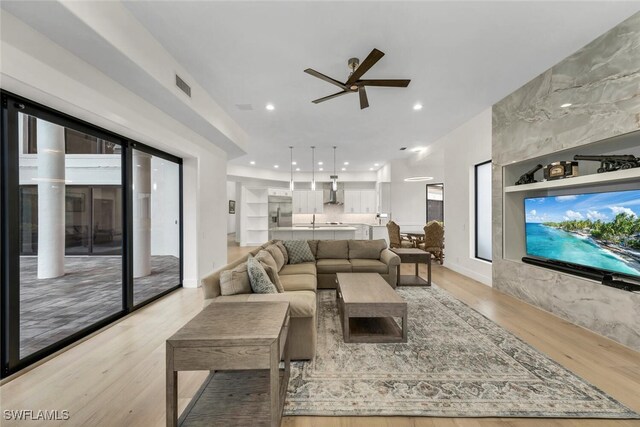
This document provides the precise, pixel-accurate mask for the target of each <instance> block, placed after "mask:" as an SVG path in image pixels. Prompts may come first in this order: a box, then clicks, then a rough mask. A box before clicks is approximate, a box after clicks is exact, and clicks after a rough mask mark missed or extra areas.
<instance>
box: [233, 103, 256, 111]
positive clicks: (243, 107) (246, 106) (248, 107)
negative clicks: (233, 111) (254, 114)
mask: <svg viewBox="0 0 640 427" xmlns="http://www.w3.org/2000/svg"><path fill="white" fill-rule="evenodd" d="M236 108H237V109H238V110H240V111H253V105H251V104H236Z"/></svg>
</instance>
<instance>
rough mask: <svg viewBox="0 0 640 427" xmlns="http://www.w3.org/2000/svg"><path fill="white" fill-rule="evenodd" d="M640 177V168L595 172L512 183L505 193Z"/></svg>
mask: <svg viewBox="0 0 640 427" xmlns="http://www.w3.org/2000/svg"><path fill="white" fill-rule="evenodd" d="M632 179H640V168H634V169H626V170H618V171H614V172H603V173H594V174H590V175H583V176H577V177H575V178H564V179H557V180H552V181H543V182H534V183H533V184H523V185H511V186H509V187H505V188H504V192H505V193H517V192H523V191H532V190H547V189H556V188H567V187H584V186H590V185H599V184H609V183H615V182H619V181H628V180H632Z"/></svg>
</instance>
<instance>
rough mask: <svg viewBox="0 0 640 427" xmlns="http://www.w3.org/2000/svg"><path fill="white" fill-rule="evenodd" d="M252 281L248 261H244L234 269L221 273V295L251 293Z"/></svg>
mask: <svg viewBox="0 0 640 427" xmlns="http://www.w3.org/2000/svg"><path fill="white" fill-rule="evenodd" d="M250 293H251V283H250V282H249V273H248V272H247V263H246V262H243V263H242V264H240V265H238V266H237V267H235V268H234V269H232V270H225V271H223V272H222V273H220V295H223V296H224V295H236V294H250Z"/></svg>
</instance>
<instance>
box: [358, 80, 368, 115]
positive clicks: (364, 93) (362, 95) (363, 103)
mask: <svg viewBox="0 0 640 427" xmlns="http://www.w3.org/2000/svg"><path fill="white" fill-rule="evenodd" d="M358 95H360V109H361V110H364V109H365V108H367V107H368V106H369V99H367V91H366V90H365V88H364V86H360V87H359V88H358Z"/></svg>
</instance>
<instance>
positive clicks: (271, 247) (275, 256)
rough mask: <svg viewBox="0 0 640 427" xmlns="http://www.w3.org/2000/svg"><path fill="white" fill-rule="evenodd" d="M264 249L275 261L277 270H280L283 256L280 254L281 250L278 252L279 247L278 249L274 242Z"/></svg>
mask: <svg viewBox="0 0 640 427" xmlns="http://www.w3.org/2000/svg"><path fill="white" fill-rule="evenodd" d="M265 250H267V251H268V252H269V253H270V254H271V256H272V257H273V259H274V260H275V261H276V267H277V268H278V271H280V270H281V269H282V266H283V265H284V257H283V256H282V252H280V249H278V247H277V246H276V245H275V244H274V245H269V246H267V247H266V248H265Z"/></svg>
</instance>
